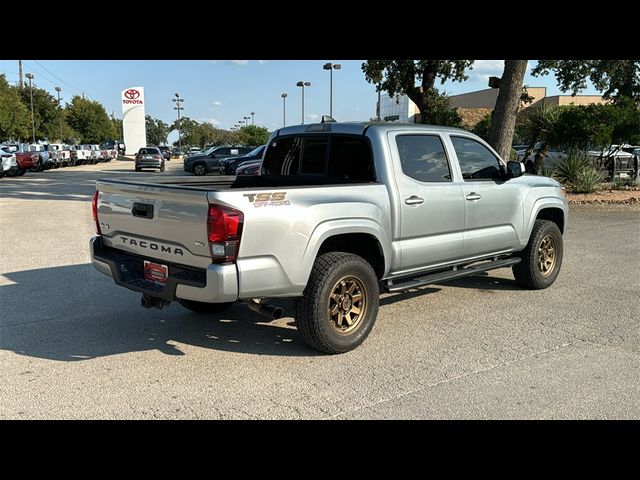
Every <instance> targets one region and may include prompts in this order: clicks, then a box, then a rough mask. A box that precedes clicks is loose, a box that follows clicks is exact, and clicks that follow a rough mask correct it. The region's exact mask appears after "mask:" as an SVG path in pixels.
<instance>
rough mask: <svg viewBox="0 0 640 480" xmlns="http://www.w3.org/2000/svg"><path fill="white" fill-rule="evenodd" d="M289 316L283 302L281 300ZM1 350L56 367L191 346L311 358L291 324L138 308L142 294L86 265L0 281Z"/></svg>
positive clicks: (237, 309)
mask: <svg viewBox="0 0 640 480" xmlns="http://www.w3.org/2000/svg"><path fill="white" fill-rule="evenodd" d="M278 303H279V304H280V305H282V306H284V307H285V311H286V312H287V313H291V312H292V305H291V304H290V302H288V301H280V302H278ZM0 305H2V315H1V317H0V332H1V334H0V349H3V350H8V351H13V352H16V353H19V354H21V355H27V356H32V357H39V358H46V359H51V360H59V361H79V360H87V359H91V358H96V357H103V356H108V355H116V354H120V353H127V352H137V351H145V350H158V351H161V352H163V353H165V354H168V355H185V352H184V351H183V349H184V350H188V348H184V346H185V345H186V346H195V347H201V348H210V349H214V350H224V351H229V352H240V353H249V354H256V355H281V356H315V355H318V352H316V351H315V350H312V349H311V348H309V347H307V346H306V345H305V344H304V343H303V342H302V339H300V337H299V336H298V333H297V331H296V330H295V329H294V328H291V327H289V326H287V321H291V319H290V318H289V319H287V318H282V319H279V320H277V321H275V322H269V321H268V320H267V319H265V318H263V317H261V316H259V315H258V314H256V313H254V312H253V311H251V310H249V309H248V308H247V307H246V305H244V304H240V303H239V304H236V305H234V306H233V307H232V308H231V309H229V310H228V311H227V312H225V313H224V314H220V315H198V314H195V313H192V312H190V311H188V310H186V309H184V308H183V307H182V306H181V305H179V304H178V303H172V304H171V305H170V306H169V307H166V308H164V309H163V310H147V309H143V308H142V307H140V295H138V294H136V293H134V292H130V291H128V290H125V289H122V288H120V287H117V286H115V285H114V284H113V283H112V281H111V279H110V278H108V277H106V276H104V275H102V274H100V273H98V272H97V271H95V269H94V268H93V266H92V265H91V264H83V265H71V266H64V267H54V268H43V269H38V270H28V271H22V272H13V273H5V274H2V275H0Z"/></svg>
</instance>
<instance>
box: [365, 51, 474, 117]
mask: <svg viewBox="0 0 640 480" xmlns="http://www.w3.org/2000/svg"><path fill="white" fill-rule="evenodd" d="M472 65H473V60H367V61H366V62H364V63H363V64H362V71H363V72H364V76H365V79H366V80H367V82H369V83H372V84H374V85H378V88H379V89H380V90H381V91H385V92H387V93H388V94H389V95H390V96H394V95H397V94H400V95H403V94H406V95H407V96H408V97H409V98H410V99H411V100H412V101H413V103H415V104H416V106H417V107H418V111H419V112H420V121H421V123H436V122H437V121H441V120H442V119H445V120H446V119H449V117H447V116H443V115H442V110H441V109H439V107H440V106H441V105H440V104H438V101H439V93H438V90H437V88H436V87H435V83H436V80H437V79H439V80H440V83H441V84H444V83H445V82H446V81H447V80H451V81H454V82H461V81H463V80H466V79H467V78H468V76H467V75H466V70H467V69H470V68H472ZM416 82H417V83H419V86H417V87H416Z"/></svg>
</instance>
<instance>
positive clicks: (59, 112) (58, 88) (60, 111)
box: [56, 87, 62, 142]
mask: <svg viewBox="0 0 640 480" xmlns="http://www.w3.org/2000/svg"><path fill="white" fill-rule="evenodd" d="M61 91H62V89H61V88H60V87H56V92H58V110H59V111H58V114H59V115H60V141H61V142H62V109H61V108H60V92H61Z"/></svg>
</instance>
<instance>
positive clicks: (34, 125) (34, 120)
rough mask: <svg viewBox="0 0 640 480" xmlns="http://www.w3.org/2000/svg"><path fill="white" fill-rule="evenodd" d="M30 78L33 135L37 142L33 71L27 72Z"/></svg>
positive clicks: (34, 141)
mask: <svg viewBox="0 0 640 480" xmlns="http://www.w3.org/2000/svg"><path fill="white" fill-rule="evenodd" d="M25 76H26V77H27V78H28V79H29V91H30V92H31V133H32V135H33V137H32V138H33V143H36V117H34V115H33V84H32V83H31V81H32V80H33V73H27V74H26V75H25Z"/></svg>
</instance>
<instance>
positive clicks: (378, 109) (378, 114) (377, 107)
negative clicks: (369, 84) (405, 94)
mask: <svg viewBox="0 0 640 480" xmlns="http://www.w3.org/2000/svg"><path fill="white" fill-rule="evenodd" d="M376 90H378V104H377V105H376V116H377V117H378V121H380V84H378V88H376Z"/></svg>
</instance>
